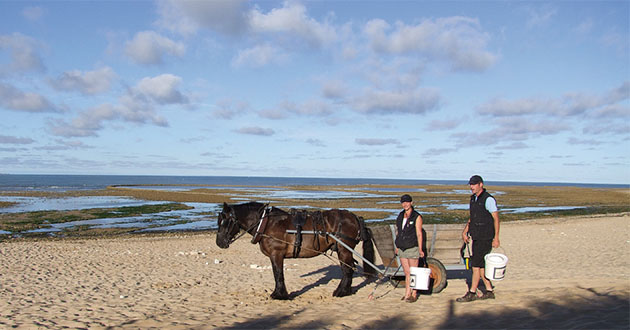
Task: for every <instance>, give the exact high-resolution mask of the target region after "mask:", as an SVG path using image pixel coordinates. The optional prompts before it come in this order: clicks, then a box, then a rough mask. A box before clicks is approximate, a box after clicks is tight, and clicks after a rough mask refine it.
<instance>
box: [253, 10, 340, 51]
mask: <svg viewBox="0 0 630 330" xmlns="http://www.w3.org/2000/svg"><path fill="white" fill-rule="evenodd" d="M249 18H250V22H249V24H250V26H251V28H252V31H253V32H256V33H286V34H289V35H292V36H297V37H299V38H300V39H301V40H305V41H306V42H307V43H308V44H310V45H311V46H316V47H319V46H322V45H326V44H329V43H331V42H334V41H335V40H336V39H337V33H336V32H335V27H334V26H333V25H331V24H329V23H328V22H324V23H320V22H318V21H317V20H315V19H313V18H310V17H309V16H308V15H307V13H306V7H304V5H302V4H301V3H298V2H293V1H285V2H284V4H283V6H282V8H274V9H272V10H271V11H269V13H267V14H265V13H262V12H261V11H259V10H258V9H254V10H252V11H251V12H250V13H249Z"/></svg>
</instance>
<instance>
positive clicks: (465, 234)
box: [462, 233, 494, 244]
mask: <svg viewBox="0 0 630 330" xmlns="http://www.w3.org/2000/svg"><path fill="white" fill-rule="evenodd" d="M462 239H463V240H464V243H466V244H468V241H469V240H470V237H468V233H462ZM493 244H494V242H493Z"/></svg>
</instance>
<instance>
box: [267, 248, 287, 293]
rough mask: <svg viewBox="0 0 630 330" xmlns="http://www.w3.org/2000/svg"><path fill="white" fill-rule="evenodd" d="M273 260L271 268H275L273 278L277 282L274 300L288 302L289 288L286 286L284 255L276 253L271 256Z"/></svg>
mask: <svg viewBox="0 0 630 330" xmlns="http://www.w3.org/2000/svg"><path fill="white" fill-rule="evenodd" d="M269 259H271V267H272V268H273V278H274V279H275V280H276V288H275V290H273V293H272V294H271V298H273V299H281V300H286V299H289V293H288V292H287V287H286V286H285V285H284V255H282V253H279V252H277V253H275V254H272V255H270V256H269Z"/></svg>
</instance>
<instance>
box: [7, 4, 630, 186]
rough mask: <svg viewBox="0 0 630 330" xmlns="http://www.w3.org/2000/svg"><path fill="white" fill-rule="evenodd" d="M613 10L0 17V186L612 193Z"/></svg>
mask: <svg viewBox="0 0 630 330" xmlns="http://www.w3.org/2000/svg"><path fill="white" fill-rule="evenodd" d="M629 4H630V2H628V1H561V2H559V1H553V2H543V1H513V2H507V1H301V2H299V1H286V2H282V1H251V2H244V1H156V2H153V1H130V2H127V1H95V2H88V1H85V2H83V1H40V2H28V1H2V0H0V116H1V118H2V120H0V172H1V173H15V174H28V173H43V174H132V175H139V174H147V175H236V176H288V177H351V178H407V179H437V180H439V179H447V180H460V179H461V180H466V179H467V178H468V177H470V175H471V174H481V175H482V176H483V177H484V178H485V179H486V180H489V181H537V182H577V183H625V184H627V183H630V54H629V48H630V36H629V35H628V34H629V31H630V23H629V16H630V5H629Z"/></svg>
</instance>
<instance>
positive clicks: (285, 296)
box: [271, 292, 289, 300]
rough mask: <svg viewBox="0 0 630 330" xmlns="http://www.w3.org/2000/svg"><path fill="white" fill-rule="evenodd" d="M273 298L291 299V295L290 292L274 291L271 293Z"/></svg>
mask: <svg viewBox="0 0 630 330" xmlns="http://www.w3.org/2000/svg"><path fill="white" fill-rule="evenodd" d="M271 299H275V300H288V299H289V295H288V294H280V293H275V292H274V293H272V294H271Z"/></svg>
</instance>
